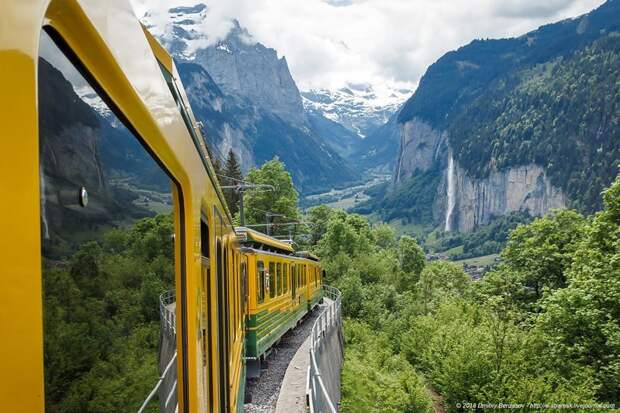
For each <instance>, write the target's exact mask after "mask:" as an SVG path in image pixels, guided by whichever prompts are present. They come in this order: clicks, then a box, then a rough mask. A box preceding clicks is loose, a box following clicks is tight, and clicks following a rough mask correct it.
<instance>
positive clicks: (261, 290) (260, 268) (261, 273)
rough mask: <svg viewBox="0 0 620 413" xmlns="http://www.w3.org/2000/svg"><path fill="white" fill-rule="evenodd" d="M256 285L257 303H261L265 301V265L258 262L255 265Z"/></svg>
mask: <svg viewBox="0 0 620 413" xmlns="http://www.w3.org/2000/svg"><path fill="white" fill-rule="evenodd" d="M256 277H257V278H258V279H257V280H256V285H257V286H258V302H259V303H262V302H263V301H264V299H265V264H264V263H263V262H262V261H258V263H257V264H256Z"/></svg>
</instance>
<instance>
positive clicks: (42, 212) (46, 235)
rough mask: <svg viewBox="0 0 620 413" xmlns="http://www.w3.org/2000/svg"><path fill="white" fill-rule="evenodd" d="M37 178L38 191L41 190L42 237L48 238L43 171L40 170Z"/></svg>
mask: <svg viewBox="0 0 620 413" xmlns="http://www.w3.org/2000/svg"><path fill="white" fill-rule="evenodd" d="M39 180H40V182H41V188H40V191H41V221H42V222H43V238H44V239H49V238H50V230H49V226H48V224H47V213H46V211H45V203H46V199H47V195H46V194H45V176H44V174H43V171H41V174H40V175H39Z"/></svg>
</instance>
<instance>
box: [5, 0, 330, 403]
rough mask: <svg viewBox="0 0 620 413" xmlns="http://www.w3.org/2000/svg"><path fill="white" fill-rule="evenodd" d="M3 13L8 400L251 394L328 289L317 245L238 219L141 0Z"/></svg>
mask: <svg viewBox="0 0 620 413" xmlns="http://www.w3.org/2000/svg"><path fill="white" fill-rule="evenodd" d="M0 15H2V16H4V19H3V23H2V24H3V30H2V32H0V62H1V65H0V67H2V73H3V76H0V87H2V90H3V96H2V99H0V102H1V103H0V105H1V106H0V125H2V126H0V128H1V130H2V135H3V137H4V139H3V142H2V149H3V150H2V151H0V165H1V166H0V168H1V169H0V182H1V185H0V186H1V187H2V188H3V190H4V191H6V192H5V198H4V199H5V200H8V199H10V202H3V203H2V206H1V207H0V208H1V213H0V226H1V227H2V228H3V231H2V234H1V235H0V243H1V245H2V248H0V251H1V252H0V259H1V261H2V262H3V273H4V275H5V276H4V277H2V278H0V286H1V287H2V291H3V295H4V300H3V311H2V313H1V315H0V322H1V325H2V327H3V339H2V340H0V354H2V355H3V368H2V370H3V372H4V374H3V375H2V378H1V379H0V389H1V390H0V400H1V401H2V405H3V409H4V410H6V411H13V412H43V411H46V410H47V411H76V410H78V411H90V410H93V411H111V410H122V411H162V412H177V411H178V412H240V411H243V401H244V397H245V382H246V376H248V375H249V376H254V377H255V376H256V375H259V374H260V370H261V363H263V362H264V360H265V357H267V355H268V354H269V350H270V348H271V347H272V346H273V345H274V344H275V343H277V342H278V340H279V339H280V338H281V337H282V336H283V335H284V334H285V333H286V332H287V331H289V330H291V329H294V328H295V326H296V325H297V324H298V323H299V321H300V320H301V319H302V318H303V317H304V316H305V315H306V314H308V313H309V312H310V311H311V310H312V309H313V308H314V307H316V306H317V305H318V304H319V302H320V301H321V300H322V291H323V288H322V284H323V277H324V273H323V270H322V268H321V264H320V260H319V258H318V257H316V256H314V255H313V254H311V253H309V252H303V251H296V250H295V249H294V248H293V246H292V245H291V244H289V243H286V242H283V241H280V240H277V239H275V238H273V237H270V236H267V235H265V234H261V233H259V232H257V231H255V230H251V229H249V228H244V227H242V228H235V227H234V226H233V220H232V217H231V214H230V212H229V210H228V207H227V205H226V202H225V200H224V196H223V194H222V190H221V188H220V185H219V183H218V180H217V177H216V174H215V172H214V170H213V166H212V164H211V161H210V159H209V156H208V153H207V148H206V146H205V139H204V138H203V136H202V135H201V132H200V128H199V127H198V126H197V123H196V120H195V118H194V116H193V114H192V111H191V108H190V106H189V104H188V99H187V96H186V93H185V90H184V88H183V85H182V84H181V82H180V80H179V75H178V71H177V69H176V66H175V64H174V61H173V59H172V57H171V56H170V55H169V54H168V53H167V52H166V50H164V48H163V47H162V46H161V45H160V44H159V43H158V42H157V40H156V39H155V38H154V37H153V36H151V35H150V33H149V32H148V30H147V29H146V28H145V27H143V26H142V25H141V24H140V23H139V21H138V20H137V19H136V17H135V15H134V13H133V10H132V8H131V6H130V4H129V2H128V1H125V0H110V1H106V2H101V1H96V0H32V1H29V2H23V1H18V0H8V1H3V2H1V3H0ZM16 177H19V178H16ZM160 211H166V212H169V213H170V216H171V221H170V226H171V231H172V237H169V236H168V235H166V232H165V231H164V230H162V228H164V229H165V228H167V227H166V225H168V224H167V222H168V221H166V218H165V217H161V216H157V217H155V218H151V217H153V215H154V214H155V213H156V212H160ZM158 225H159V226H158ZM144 234H146V235H144ZM142 236H143V238H139V239H138V241H139V242H140V243H139V244H137V245H139V246H140V248H137V249H132V248H133V247H131V245H134V244H132V243H134V242H138V241H136V239H137V238H136V237H142ZM162 245H164V246H163V247H162ZM160 249H161V251H160ZM132 254H134V255H132ZM134 256H136V257H141V258H140V259H142V260H143V261H139V262H140V263H142V264H137V263H138V261H136V262H135V263H134V262H132V261H131V260H130V258H131V257H134ZM140 265H142V267H140ZM63 283H64V284H63ZM109 285H113V286H117V290H113V291H111V290H107V289H106V288H107V286H109ZM55 287H57V288H55ZM163 287H166V292H165V293H163V294H161V295H158V296H157V298H156V299H153V298H152V294H153V291H156V289H157V288H160V290H159V291H161V288H163ZM131 291H135V295H129V292H131ZM143 302H144V303H146V304H144V306H143V307H139V305H142V303H143ZM151 304H152V305H151ZM157 305H159V312H157V311H155V312H157V315H153V312H154V310H155V309H154V308H153V307H155V308H156V307H157ZM71 306H72V307H71ZM134 307H135V308H134ZM68 309H72V310H68ZM82 312H85V314H82ZM128 313H129V315H127V314H128ZM96 317H100V318H101V319H103V320H107V321H108V322H107V323H106V324H102V326H103V327H99V326H97V325H94V324H93V323H94V321H93V320H95V318H96ZM115 320H124V321H127V324H124V325H122V326H117V325H115ZM69 328H76V329H78V330H76V331H78V333H76V334H74V335H71V336H70V337H69V338H68V337H67V335H68V334H70V332H69V330H68V329H69ZM101 328H105V331H100V329H101ZM80 329H81V330H80ZM71 334H73V333H71ZM136 340H142V342H144V343H146V344H147V345H145V346H144V347H143V348H141V347H138V351H136V352H135V353H132V354H129V355H126V354H124V351H125V350H126V349H127V348H129V347H128V346H130V345H132V343H134V342H135V341H136ZM71 343H75V344H76V345H79V347H75V348H74V347H73V345H72V344H71ZM83 346H86V347H83ZM76 348H77V350H76ZM88 348H89V349H91V351H92V353H93V354H90V353H89V352H88V351H86V352H82V349H88ZM72 351H77V352H78V354H81V355H82V356H84V357H86V358H85V359H84V360H71V359H72V357H74V353H72ZM115 352H120V353H122V354H123V356H124V357H128V360H131V361H132V363H135V364H132V365H130V366H128V365H127V363H124V362H119V361H118V360H117V359H116V358H117V357H118V356H119V355H118V354H116V353H115ZM95 353H96V354H95ZM97 357H98V358H97ZM91 358H93V360H91ZM67 359H69V360H71V361H74V362H75V363H77V364H78V366H73V365H71V364H69V367H66V366H65V367H63V368H65V370H62V369H61V367H59V365H61V364H62V363H66V360H67ZM80 363H81V364H80ZM89 363H91V364H92V365H91V364H89ZM80 366H81V367H80ZM84 366H88V368H86V367H84ZM67 368H71V369H72V370H67ZM98 369H99V370H98ZM101 369H103V370H101ZM102 371H103V372H105V373H104V377H107V378H108V379H109V380H111V381H113V383H115V384H114V385H113V386H116V387H113V388H112V390H111V391H109V392H107V393H106V391H107V390H106V389H102V388H101V387H100V386H93V384H92V380H96V378H97V377H99V376H97V374H101V372H102ZM145 377H146V379H145ZM140 392H143V393H140ZM157 404H159V406H157ZM76 406H77V407H76ZM114 406H116V407H114Z"/></svg>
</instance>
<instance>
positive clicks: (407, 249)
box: [398, 235, 426, 291]
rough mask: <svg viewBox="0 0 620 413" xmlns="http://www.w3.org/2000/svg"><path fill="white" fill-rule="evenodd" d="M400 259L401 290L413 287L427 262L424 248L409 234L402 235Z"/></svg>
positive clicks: (399, 249) (399, 247) (399, 248)
mask: <svg viewBox="0 0 620 413" xmlns="http://www.w3.org/2000/svg"><path fill="white" fill-rule="evenodd" d="M398 260H399V262H400V269H401V270H402V276H401V277H400V280H399V283H398V284H399V285H398V288H399V289H400V291H404V290H408V289H412V288H413V286H414V285H415V283H416V282H418V279H419V278H420V273H421V272H422V269H423V268H424V265H425V263H426V258H425V256H424V250H422V248H421V247H420V246H419V245H418V243H417V242H416V240H415V239H413V238H411V237H409V236H406V235H405V236H402V237H401V238H400V242H399V243H398Z"/></svg>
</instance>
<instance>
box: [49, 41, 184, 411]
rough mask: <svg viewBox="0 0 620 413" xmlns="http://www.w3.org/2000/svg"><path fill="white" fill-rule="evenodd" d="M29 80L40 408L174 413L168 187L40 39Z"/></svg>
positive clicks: (80, 78) (137, 145)
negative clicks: (35, 139) (35, 175)
mask: <svg viewBox="0 0 620 413" xmlns="http://www.w3.org/2000/svg"><path fill="white" fill-rule="evenodd" d="M38 79H39V80H38V82H39V84H38V91H39V131H40V132H39V133H40V139H39V142H40V144H39V145H40V146H39V152H40V168H39V171H40V182H41V187H40V188H41V193H40V195H41V234H42V262H43V286H44V289H43V291H44V307H43V308H44V363H45V404H46V409H47V410H48V411H53V412H56V411H58V412H64V411H84V412H86V411H109V412H112V411H137V410H138V409H139V408H140V407H141V406H142V405H143V403H145V402H146V401H147V400H146V399H147V396H148V395H149V393H150V392H151V390H152V389H153V388H154V386H155V385H156V383H157V381H158V378H159V377H160V376H161V375H163V376H164V381H163V383H162V385H161V387H160V388H159V392H157V393H156V394H155V396H154V397H153V398H152V399H151V400H148V403H147V411H166V412H168V411H174V410H175V408H176V405H177V395H176V384H177V377H176V371H177V370H176V339H175V337H176V322H175V311H176V299H175V285H174V280H175V277H174V274H175V273H174V237H173V234H174V220H173V218H172V210H173V204H172V193H171V181H170V179H169V178H168V176H167V175H166V173H165V172H164V171H163V170H162V169H161V168H160V167H159V165H158V164H157V163H156V162H155V160H153V158H152V157H151V156H150V155H149V153H148V152H147V151H146V150H145V149H144V148H143V147H142V145H141V144H140V142H139V141H138V140H137V139H136V137H135V136H134V135H133V134H132V133H131V131H130V130H129V129H128V128H127V127H126V126H125V125H124V124H123V122H122V121H121V120H120V119H119V118H117V117H116V116H115V114H114V112H113V111H112V110H111V109H110V107H108V105H107V104H106V103H105V101H104V99H102V97H101V95H100V94H98V93H97V91H96V90H95V89H94V88H93V87H91V85H90V84H89V83H88V81H87V80H86V79H85V78H84V77H83V76H82V75H81V74H80V72H79V71H78V70H77V69H76V67H75V66H74V65H73V64H72V62H71V61H70V60H69V59H68V58H67V57H66V56H65V55H64V54H63V52H62V51H61V50H60V49H59V48H58V47H57V46H56V44H55V43H54V41H53V40H52V39H51V38H50V36H49V35H48V34H47V33H46V32H42V33H41V38H40V56H39V77H38ZM81 190H82V191H85V192H86V194H87V196H88V203H87V204H86V203H84V202H83V198H84V195H86V194H84V193H81V194H80V191H81Z"/></svg>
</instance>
